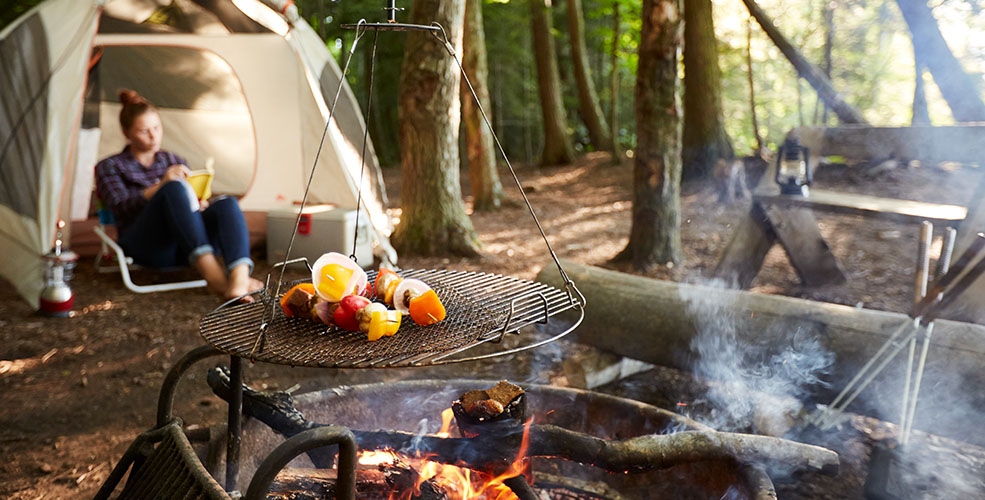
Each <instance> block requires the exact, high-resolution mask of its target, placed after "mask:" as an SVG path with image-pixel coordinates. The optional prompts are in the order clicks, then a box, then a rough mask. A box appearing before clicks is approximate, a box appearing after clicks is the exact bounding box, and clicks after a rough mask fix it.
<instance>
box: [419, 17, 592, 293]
mask: <svg viewBox="0 0 985 500" xmlns="http://www.w3.org/2000/svg"><path fill="white" fill-rule="evenodd" d="M431 26H436V27H437V28H438V29H439V30H440V31H441V37H440V38H439V37H438V34H437V33H435V32H431V35H432V36H434V38H435V39H436V40H438V41H439V42H441V43H442V44H443V45H444V47H445V50H447V51H448V54H449V55H451V57H452V59H454V60H455V63H456V64H458V69H459V71H461V73H462V78H463V79H465V84H466V85H468V87H469V92H470V93H471V94H472V99H473V100H474V101H475V105H476V108H478V109H479V113H480V114H481V115H482V121H483V122H484V123H485V124H486V128H488V129H489V132H490V133H491V134H492V136H493V140H494V141H495V142H496V147H497V148H498V149H499V153H500V154H501V155H503V161H505V162H506V166H507V167H508V168H509V170H510V175H511V176H513V182H515V183H516V187H517V189H518V190H519V191H520V196H522V197H523V202H524V203H525V204H526V205H527V210H528V211H529V212H530V216H531V217H533V219H534V223H535V224H537V229H538V230H539V231H540V236H541V237H542V238H544V243H546V244H547V250H548V251H549V252H550V253H551V258H552V259H554V264H555V265H556V266H557V270H558V273H559V274H560V276H561V280H562V281H563V282H564V288H565V290H566V291H567V292H568V298H569V299H570V300H572V301H574V300H575V297H576V296H577V299H578V302H579V303H580V304H581V307H584V306H585V303H586V302H587V301H586V299H585V296H584V295H582V293H581V291H579V290H578V287H576V286H575V282H574V281H572V280H571V278H569V277H568V274H567V273H565V272H564V268H563V267H561V261H560V260H559V259H558V256H557V254H556V253H555V252H554V248H553V247H552V246H551V242H550V241H549V240H548V239H547V233H546V232H544V227H543V226H542V225H541V224H540V219H538V218H537V213H536V212H534V207H533V206H532V205H531V204H530V200H529V199H528V198H527V193H525V192H524V191H523V186H522V185H521V184H520V179H519V177H517V175H516V171H515V170H513V164H512V163H510V159H509V157H508V156H506V150H505V149H503V144H502V143H501V142H500V141H499V137H498V136H497V135H496V131H495V130H493V127H492V123H490V122H489V117H487V116H486V110H484V109H483V108H482V103H481V102H479V96H478V95H477V94H476V93H475V88H473V87H472V82H471V81H470V80H469V75H468V74H466V73H465V67H464V66H462V61H461V60H460V59H459V58H458V54H456V53H455V47H454V46H452V44H451V42H450V41H448V34H447V33H445V28H444V27H443V26H441V24H439V23H438V22H437V21H435V22H433V23H431Z"/></svg>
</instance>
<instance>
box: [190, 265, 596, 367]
mask: <svg viewBox="0 0 985 500" xmlns="http://www.w3.org/2000/svg"><path fill="white" fill-rule="evenodd" d="M368 275H369V279H370V282H372V281H373V280H374V279H375V277H376V272H375V271H371V272H369V273H368ZM400 275H401V276H402V277H404V278H416V279H419V280H421V281H424V282H425V283H427V284H428V285H430V286H431V287H432V288H433V289H434V291H435V292H436V293H437V294H438V296H439V297H440V298H441V301H442V303H443V304H444V306H445V309H446V311H447V316H446V317H445V319H444V321H441V322H440V323H437V324H434V325H430V326H418V325H416V324H414V322H413V321H411V320H410V318H409V317H404V321H403V322H402V324H401V326H400V330H399V331H398V332H397V333H396V335H394V336H392V337H383V338H381V339H379V340H376V341H374V342H370V341H368V340H366V334H364V333H362V332H352V331H346V330H343V329H341V328H338V327H335V326H328V325H325V324H322V323H318V322H315V321H312V320H308V319H304V318H296V317H292V318H288V317H286V316H285V315H284V313H283V311H282V310H281V308H280V307H271V304H272V301H273V300H276V299H279V298H280V297H276V298H274V297H272V293H271V292H269V291H268V290H266V289H264V290H260V291H258V292H256V293H255V294H254V298H256V299H257V300H256V301H255V302H252V303H248V304H229V303H227V304H224V305H222V306H220V307H219V308H217V309H215V310H214V311H212V312H211V313H209V314H208V315H206V316H205V317H204V318H203V319H202V321H201V324H200V331H201V334H202V337H204V338H205V340H206V341H207V342H208V343H209V344H212V345H213V346H214V347H215V348H217V349H219V350H220V351H223V352H226V353H228V354H231V355H233V356H239V357H244V358H250V359H252V360H253V361H263V362H269V363H277V364H285V365H291V366H310V367H336V368H385V367H396V366H424V365H434V364H445V363H453V362H462V361H472V360H476V359H484V358H489V357H494V356H501V355H504V354H511V353H514V352H519V351H522V350H526V349H531V348H534V347H537V346H540V345H543V344H545V343H548V342H551V341H554V340H557V339H559V338H561V337H563V336H565V335H567V334H568V333H570V332H571V331H572V330H574V329H575V328H576V327H577V326H578V325H579V324H581V321H582V320H583V319H584V317H585V313H584V308H583V303H582V302H581V301H580V300H579V298H578V297H576V296H574V295H572V294H571V293H568V292H565V291H563V290H559V289H557V288H554V287H552V286H549V285H545V284H542V283H536V282H532V281H527V280H521V279H517V278H511V277H507V276H502V275H497V274H488V273H476V272H466V271H445V270H402V271H400ZM305 281H310V280H300V281H296V282H292V283H288V284H285V286H282V287H281V290H282V291H285V292H286V291H287V290H290V288H291V287H292V286H293V285H295V284H297V283H302V282H305ZM569 309H574V310H576V311H577V312H579V313H580V314H579V316H578V317H577V319H575V320H574V321H572V322H571V324H570V325H567V324H566V325H565V327H564V328H563V331H562V332H561V333H558V334H555V335H553V336H552V337H550V338H547V339H542V340H536V341H531V342H529V343H527V344H523V343H522V342H521V345H520V346H519V347H513V348H505V347H504V348H503V349H500V350H496V351H494V352H491V353H487V354H482V355H472V356H469V355H468V354H469V353H468V352H467V351H469V350H470V349H472V348H473V347H476V346H478V345H480V344H487V343H488V344H495V343H498V342H499V341H501V340H502V339H503V337H504V336H505V335H507V334H517V333H518V332H519V330H520V329H521V328H523V327H524V326H528V325H532V324H534V323H546V322H547V321H548V320H549V319H550V317H551V316H554V315H556V314H559V313H561V312H564V311H567V310H569ZM271 310H273V311H274V313H273V317H272V318H270V311H271ZM265 315H266V317H265ZM265 321H266V328H261V325H263V324H264V323H265ZM254 346H256V349H254ZM251 353H252V356H251Z"/></svg>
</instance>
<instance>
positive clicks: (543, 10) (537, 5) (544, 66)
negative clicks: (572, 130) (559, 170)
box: [529, 0, 575, 165]
mask: <svg viewBox="0 0 985 500" xmlns="http://www.w3.org/2000/svg"><path fill="white" fill-rule="evenodd" d="M529 1H530V27H531V29H532V30H533V41H534V58H535V60H536V62H537V91H538V93H539V94H540V111H541V117H542V118H543V125H544V149H543V151H542V152H541V158H540V164H541V165H566V164H568V163H571V161H572V160H573V159H574V156H575V153H574V148H572V146H571V137H570V136H568V132H567V129H568V117H567V113H566V112H565V111H564V103H563V102H562V101H561V76H560V74H559V73H558V68H557V58H556V57H555V55H554V54H555V51H554V35H553V33H554V21H553V20H552V18H551V11H550V7H549V4H547V3H546V2H545V0H529Z"/></svg>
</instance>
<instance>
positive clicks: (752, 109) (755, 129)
mask: <svg viewBox="0 0 985 500" xmlns="http://www.w3.org/2000/svg"><path fill="white" fill-rule="evenodd" d="M746 76H747V77H748V80H749V115H750V116H751V117H752V135H753V137H755V138H756V153H755V155H756V156H760V155H762V154H763V136H762V135H760V134H759V120H758V119H757V118H756V84H755V79H754V78H753V77H752V21H750V20H749V19H746Z"/></svg>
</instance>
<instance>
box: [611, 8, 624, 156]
mask: <svg viewBox="0 0 985 500" xmlns="http://www.w3.org/2000/svg"><path fill="white" fill-rule="evenodd" d="M621 24H622V19H621V17H620V15H619V1H618V0H616V1H614V2H613V4H612V52H611V53H610V55H609V56H610V57H611V60H610V64H609V66H610V67H611V68H612V69H611V70H610V72H609V130H610V132H609V136H610V137H612V162H613V163H615V164H619V163H622V160H623V153H622V150H621V148H620V147H619V32H620V28H621Z"/></svg>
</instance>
